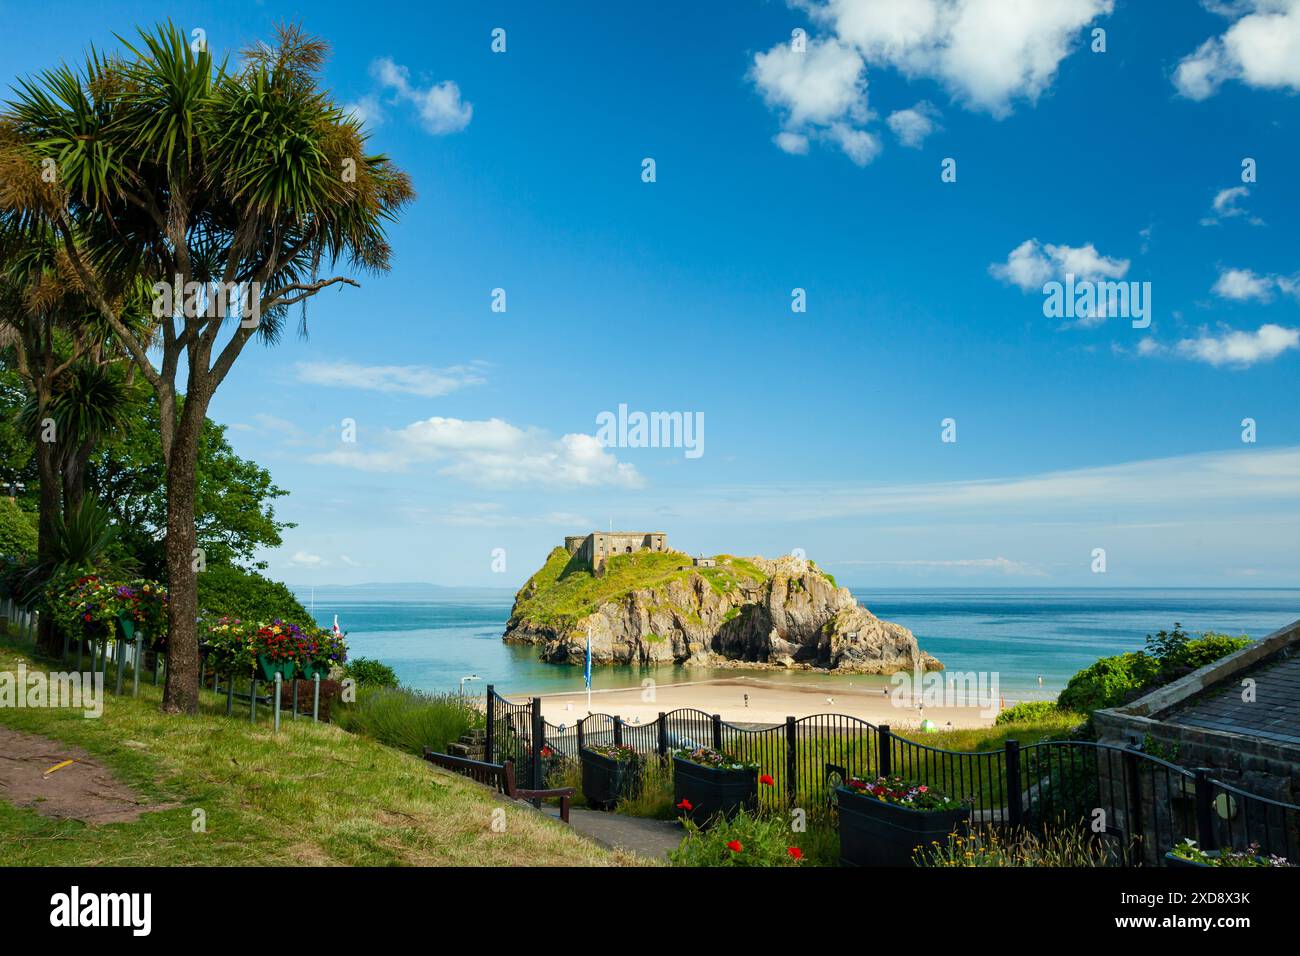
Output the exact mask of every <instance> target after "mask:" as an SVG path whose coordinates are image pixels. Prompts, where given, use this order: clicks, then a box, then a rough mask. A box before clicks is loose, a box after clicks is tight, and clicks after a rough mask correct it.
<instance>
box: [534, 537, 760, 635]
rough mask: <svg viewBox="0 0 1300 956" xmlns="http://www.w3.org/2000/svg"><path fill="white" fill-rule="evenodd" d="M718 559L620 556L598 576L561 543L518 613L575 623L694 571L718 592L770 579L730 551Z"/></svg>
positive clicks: (556, 623) (552, 623)
mask: <svg viewBox="0 0 1300 956" xmlns="http://www.w3.org/2000/svg"><path fill="white" fill-rule="evenodd" d="M716 560H717V562H718V565H717V567H714V568H697V567H694V566H693V565H692V564H691V558H690V556H689V555H685V554H680V553H677V552H667V553H665V552H655V551H640V552H634V553H632V554H617V555H614V556H613V557H611V558H610V559H609V560H608V562H607V563H606V564H605V570H604V572H603V573H602V574H601V575H600V576H599V577H597V576H596V575H594V574H592V573H591V571H590V570H589V569H588V568H587V566H586V565H585V563H583V562H582V561H581V560H580V559H578V558H576V557H574V556H573V555H570V554H569V552H568V551H566V550H565V549H564V548H561V547H557V548H555V549H554V550H552V551H551V553H550V554H549V555H548V556H547V558H546V563H545V564H544V565H542V567H541V569H540V570H539V571H538V572H537V573H536V574H534V575H533V576H532V577H531V578H529V579H528V583H526V584H525V585H524V586H523V588H522V589H521V590H520V592H519V595H520V597H519V600H518V602H517V603H516V605H515V613H514V617H515V619H516V620H523V621H531V622H533V623H535V624H539V625H543V626H546V627H554V628H563V627H569V626H572V625H573V624H574V623H575V622H576V621H577V620H579V619H580V618H582V617H583V616H585V615H587V614H590V613H591V612H592V611H594V610H596V608H598V607H600V606H601V605H602V604H604V603H606V602H608V601H617V600H619V599H620V598H623V597H625V596H627V595H628V594H631V593H632V592H633V591H640V590H652V591H656V592H663V591H664V590H665V589H666V588H667V587H668V585H669V584H671V583H672V582H673V581H686V580H688V579H689V578H691V577H692V576H694V575H698V576H699V577H701V578H703V579H704V580H705V581H707V582H708V584H709V586H710V587H711V588H713V590H715V591H717V592H718V593H719V594H727V593H729V592H733V591H736V590H737V589H738V588H740V587H741V586H742V585H744V586H746V587H753V586H755V585H761V584H763V583H764V582H765V581H766V580H767V575H766V574H764V573H763V571H762V570H760V569H759V568H758V566H757V565H755V564H754V563H753V562H752V561H747V560H745V559H744V558H737V557H735V556H733V555H729V554H719V555H717V556H716Z"/></svg>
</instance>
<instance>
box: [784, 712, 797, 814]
mask: <svg viewBox="0 0 1300 956" xmlns="http://www.w3.org/2000/svg"><path fill="white" fill-rule="evenodd" d="M798 746H799V732H798V728H797V727H796V725H795V722H794V718H793V717H787V718H786V719H785V792H786V796H788V797H789V798H790V806H794V802H795V799H796V797H795V794H796V793H797V792H798V784H799V779H798V778H799V754H798V751H797V750H796V748H797V747H798Z"/></svg>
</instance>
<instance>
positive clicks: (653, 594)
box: [503, 532, 943, 674]
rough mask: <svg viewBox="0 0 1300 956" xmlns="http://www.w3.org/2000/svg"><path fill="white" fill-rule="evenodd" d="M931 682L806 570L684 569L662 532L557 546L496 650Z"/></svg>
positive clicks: (741, 565) (812, 569)
mask: <svg viewBox="0 0 1300 956" xmlns="http://www.w3.org/2000/svg"><path fill="white" fill-rule="evenodd" d="M588 634H590V636H591V653H592V661H593V663H596V664H674V663H675V664H685V665H698V666H710V667H719V666H723V667H725V666H728V664H736V665H740V664H743V665H744V666H750V667H754V666H757V667H780V668H805V669H818V670H827V671H834V672H836V673H851V674H892V673H894V672H895V671H901V670H924V671H929V670H941V669H942V668H943V665H942V664H941V663H939V661H938V660H936V659H935V658H934V657H932V656H930V655H929V654H927V653H925V652H924V651H922V650H921V649H920V648H919V647H918V646H917V643H916V638H915V637H914V636H913V635H912V632H911V631H909V630H908V629H907V628H905V627H903V626H901V625H899V624H893V623H890V622H889V621H882V620H880V619H879V618H877V617H876V616H875V615H873V614H872V613H871V612H870V611H868V610H867V609H866V608H864V607H862V606H861V605H860V604H858V603H857V601H855V600H854V599H853V595H852V594H850V593H849V589H848V588H842V587H839V586H838V585H837V584H836V583H835V579H834V578H833V577H831V576H830V575H829V574H827V573H825V572H824V571H821V570H820V569H819V568H818V567H817V566H816V565H815V564H814V563H813V562H811V561H808V560H806V559H803V558H798V557H793V556H785V557H780V558H774V559H768V558H762V557H752V558H741V557H735V556H733V555H727V554H720V555H717V556H715V557H712V558H691V557H690V556H689V555H687V554H684V553H683V552H680V551H674V550H672V549H671V548H669V547H668V546H667V536H666V535H665V534H663V533H662V532H650V533H644V532H608V533H607V532H593V533H591V534H589V535H581V536H574V537H569V538H566V539H565V544H564V546H563V547H557V548H555V549H554V550H553V551H552V552H551V553H550V555H549V556H548V557H547V559H546V563H545V564H544V565H543V566H542V568H541V569H540V570H539V571H537V572H536V573H535V574H534V575H533V576H532V577H530V578H529V579H528V581H527V582H526V583H525V584H524V586H523V587H522V588H520V589H519V592H518V593H517V594H516V595H515V603H514V607H513V609H512V610H511V613H510V620H509V622H508V623H507V625H506V632H505V635H504V636H503V640H505V641H506V642H507V643H513V644H536V645H538V647H539V648H540V656H541V659H542V660H545V661H552V662H555V663H569V664H581V663H582V662H583V660H584V658H585V655H586V644H587V636H588Z"/></svg>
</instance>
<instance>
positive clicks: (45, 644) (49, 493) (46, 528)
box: [36, 434, 63, 656]
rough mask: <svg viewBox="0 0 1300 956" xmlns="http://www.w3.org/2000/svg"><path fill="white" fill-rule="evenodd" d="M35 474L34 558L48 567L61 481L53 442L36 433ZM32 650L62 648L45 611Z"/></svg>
mask: <svg viewBox="0 0 1300 956" xmlns="http://www.w3.org/2000/svg"><path fill="white" fill-rule="evenodd" d="M36 473H37V476H38V479H39V490H40V494H39V506H38V512H37V524H36V528H37V532H36V533H37V543H36V560H37V561H38V562H40V563H41V564H43V565H47V566H48V565H49V564H50V562H52V561H53V560H54V536H55V534H56V528H57V526H58V522H59V518H60V515H61V511H60V504H61V502H62V499H63V484H62V482H61V481H60V475H59V463H58V454H57V450H56V449H55V447H54V444H53V442H47V441H43V440H42V438H41V436H40V435H39V434H38V435H37V436H36ZM36 650H37V652H38V653H40V654H44V655H46V656H53V655H56V654H58V653H60V652H61V651H62V650H63V648H62V645H61V643H60V640H59V637H58V635H57V634H56V633H55V631H54V619H53V618H52V617H51V616H50V615H49V614H42V615H41V624H40V628H39V629H38V630H37V632H36Z"/></svg>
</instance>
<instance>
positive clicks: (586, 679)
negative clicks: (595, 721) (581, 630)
mask: <svg viewBox="0 0 1300 956" xmlns="http://www.w3.org/2000/svg"><path fill="white" fill-rule="evenodd" d="M583 678H584V682H585V683H586V685H587V713H588V714H590V713H591V625H590V624H588V625H587V666H586V668H585V669H584V671H583Z"/></svg>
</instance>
